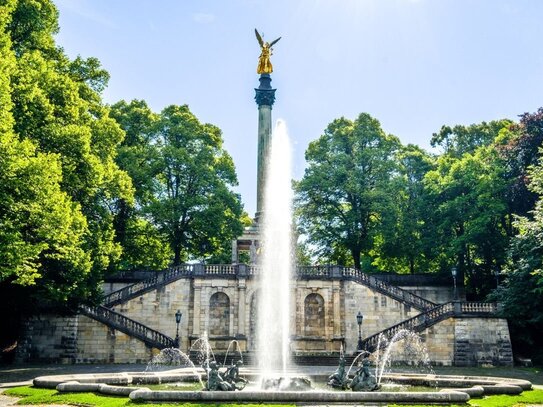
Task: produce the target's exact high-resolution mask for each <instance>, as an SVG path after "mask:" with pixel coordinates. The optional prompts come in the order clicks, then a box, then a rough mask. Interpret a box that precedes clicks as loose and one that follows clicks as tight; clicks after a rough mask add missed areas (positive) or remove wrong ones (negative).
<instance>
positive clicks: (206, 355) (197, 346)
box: [189, 332, 215, 365]
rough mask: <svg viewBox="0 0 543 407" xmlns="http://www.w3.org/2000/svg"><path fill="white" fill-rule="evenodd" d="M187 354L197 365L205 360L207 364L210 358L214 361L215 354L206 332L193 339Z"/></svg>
mask: <svg viewBox="0 0 543 407" xmlns="http://www.w3.org/2000/svg"><path fill="white" fill-rule="evenodd" d="M189 355H191V357H192V358H193V359H194V361H195V362H196V364H198V365H203V364H204V363H205V362H207V363H208V364H209V362H210V361H211V360H213V361H215V354H214V353H213V349H212V348H211V344H210V343H209V340H208V338H207V332H204V334H203V335H202V337H201V338H198V339H196V340H195V341H194V343H193V344H192V345H191V347H190V349H189Z"/></svg>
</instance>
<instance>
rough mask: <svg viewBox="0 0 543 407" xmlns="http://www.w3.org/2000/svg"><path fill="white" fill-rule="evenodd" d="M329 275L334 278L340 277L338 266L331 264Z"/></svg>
mask: <svg viewBox="0 0 543 407" xmlns="http://www.w3.org/2000/svg"><path fill="white" fill-rule="evenodd" d="M330 277H332V278H334V279H336V278H337V279H340V278H341V268H340V267H339V266H332V270H331V273H330Z"/></svg>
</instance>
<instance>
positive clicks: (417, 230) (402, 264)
mask: <svg viewBox="0 0 543 407" xmlns="http://www.w3.org/2000/svg"><path fill="white" fill-rule="evenodd" d="M397 161H398V176H396V177H395V178H394V179H393V180H392V182H391V184H390V198H391V200H392V204H391V205H390V206H389V208H390V213H389V214H388V215H387V216H385V217H383V220H384V221H383V227H382V228H381V230H382V232H381V236H380V238H379V239H376V241H375V245H374V252H375V260H374V264H375V265H376V266H377V268H378V269H380V270H384V271H395V272H403V271H406V272H409V273H415V272H426V271H428V269H431V268H433V267H434V264H433V260H434V253H433V250H432V248H433V245H434V243H435V239H436V236H435V228H434V227H433V226H434V225H433V224H431V222H430V219H431V217H430V216H428V214H429V213H430V212H431V211H432V208H431V207H430V206H429V205H430V200H429V199H428V196H427V192H426V190H425V188H424V183H423V180H424V176H425V175H426V173H427V172H428V171H430V170H431V169H433V167H434V159H433V157H431V156H430V155H429V154H428V153H427V152H425V151H424V150H422V149H421V148H420V147H417V146H414V145H411V144H410V145H408V146H406V147H404V148H402V149H401V150H400V152H399V153H398V155H397Z"/></svg>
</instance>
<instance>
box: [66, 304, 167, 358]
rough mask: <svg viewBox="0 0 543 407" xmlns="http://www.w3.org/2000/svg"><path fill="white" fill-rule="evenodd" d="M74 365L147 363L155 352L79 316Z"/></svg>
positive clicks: (121, 334)
mask: <svg viewBox="0 0 543 407" xmlns="http://www.w3.org/2000/svg"><path fill="white" fill-rule="evenodd" d="M77 334H78V335H77V357H76V363H147V362H149V361H150V360H151V359H152V357H153V355H154V354H155V353H156V352H157V350H156V349H154V350H153V349H151V348H148V347H147V346H146V345H145V344H144V343H143V342H141V341H140V340H138V339H134V338H132V337H130V336H128V335H126V334H124V333H122V332H120V331H118V330H116V329H112V328H109V327H107V326H105V325H104V324H102V323H100V322H97V321H95V320H93V319H90V318H88V317H86V316H84V315H80V316H79V323H78V332H77Z"/></svg>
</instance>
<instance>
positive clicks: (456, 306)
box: [453, 301, 462, 317]
mask: <svg viewBox="0 0 543 407" xmlns="http://www.w3.org/2000/svg"><path fill="white" fill-rule="evenodd" d="M453 304H454V308H453V313H454V316H455V317H457V316H460V315H462V303H461V302H460V301H453Z"/></svg>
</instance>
